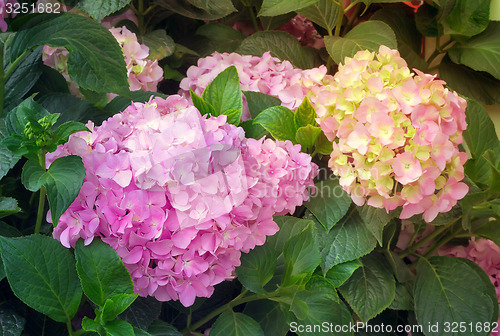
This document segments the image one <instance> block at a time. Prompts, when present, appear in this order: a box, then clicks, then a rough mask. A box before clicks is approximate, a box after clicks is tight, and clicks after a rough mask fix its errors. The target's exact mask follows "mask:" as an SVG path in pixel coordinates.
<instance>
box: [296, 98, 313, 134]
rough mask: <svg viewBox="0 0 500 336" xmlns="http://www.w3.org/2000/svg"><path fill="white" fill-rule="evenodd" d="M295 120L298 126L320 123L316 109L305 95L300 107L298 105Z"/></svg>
mask: <svg viewBox="0 0 500 336" xmlns="http://www.w3.org/2000/svg"><path fill="white" fill-rule="evenodd" d="M294 121H295V126H296V127H297V128H300V127H305V126H308V125H311V126H316V125H318V124H317V123H316V111H315V110H314V106H312V104H311V101H310V100H309V98H308V97H305V98H304V100H302V103H301V104H300V105H299V107H297V110H296V111H295V118H294Z"/></svg>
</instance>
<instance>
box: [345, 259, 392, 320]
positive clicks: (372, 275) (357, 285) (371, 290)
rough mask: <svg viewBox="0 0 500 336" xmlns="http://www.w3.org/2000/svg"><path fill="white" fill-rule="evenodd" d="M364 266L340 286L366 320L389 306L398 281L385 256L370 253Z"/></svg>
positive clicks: (356, 311) (363, 260) (360, 315)
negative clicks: (386, 262)
mask: <svg viewBox="0 0 500 336" xmlns="http://www.w3.org/2000/svg"><path fill="white" fill-rule="evenodd" d="M362 262H363V266H362V267H360V268H358V269H357V270H356V271H355V272H354V274H353V275H352V276H351V277H350V278H349V280H347V281H346V282H345V283H344V284H343V285H342V287H340V288H339V290H340V293H342V296H343V297H344V298H345V299H346V301H347V302H348V303H349V305H350V306H351V308H352V309H353V310H354V312H355V313H356V314H357V315H358V316H359V317H360V318H361V320H362V321H364V322H366V321H368V320H370V319H371V318H373V317H375V316H377V315H378V314H379V313H381V312H382V311H383V310H384V309H385V308H387V307H389V305H390V304H391V302H392V301H393V300H394V297H395V295H396V281H395V280H394V277H393V275H392V272H391V271H390V269H389V268H388V267H387V265H386V264H385V260H384V258H383V256H381V255H378V254H370V255H368V256H366V257H364V258H363V259H362Z"/></svg>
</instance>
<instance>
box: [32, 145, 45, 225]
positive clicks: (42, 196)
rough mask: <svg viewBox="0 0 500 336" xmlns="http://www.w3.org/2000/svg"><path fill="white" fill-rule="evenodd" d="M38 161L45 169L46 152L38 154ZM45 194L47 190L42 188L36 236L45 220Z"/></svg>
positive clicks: (41, 151) (42, 151)
mask: <svg viewBox="0 0 500 336" xmlns="http://www.w3.org/2000/svg"><path fill="white" fill-rule="evenodd" d="M38 159H39V161H40V165H41V166H42V167H43V169H45V151H44V150H42V149H41V150H40V153H38ZM45 194H46V189H45V186H42V187H41V188H40V198H39V199H38V212H37V214H36V224H35V234H39V233H40V228H41V227H42V219H43V210H44V208H45Z"/></svg>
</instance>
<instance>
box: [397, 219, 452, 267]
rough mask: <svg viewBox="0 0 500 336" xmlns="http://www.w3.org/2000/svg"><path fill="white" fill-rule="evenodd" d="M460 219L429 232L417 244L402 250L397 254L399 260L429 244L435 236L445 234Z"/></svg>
mask: <svg viewBox="0 0 500 336" xmlns="http://www.w3.org/2000/svg"><path fill="white" fill-rule="evenodd" d="M460 218H461V217H458V218H455V219H454V220H452V221H451V222H449V223H448V224H446V225H443V226H441V227H439V228H437V229H436V230H434V231H433V232H431V233H430V234H428V235H427V236H425V237H424V238H422V239H421V240H419V241H418V242H417V243H415V245H412V246H409V247H408V248H407V249H406V250H404V251H403V252H401V253H400V254H399V256H400V257H401V258H404V257H406V256H407V255H409V254H411V253H413V252H415V251H416V250H418V249H419V248H420V247H422V246H424V245H425V244H427V243H428V242H430V241H431V240H433V239H434V238H436V237H437V236H439V235H440V234H441V233H443V232H445V231H446V230H448V229H449V228H450V227H452V226H453V225H454V224H455V223H456V222H457V221H458V220H459V219H460Z"/></svg>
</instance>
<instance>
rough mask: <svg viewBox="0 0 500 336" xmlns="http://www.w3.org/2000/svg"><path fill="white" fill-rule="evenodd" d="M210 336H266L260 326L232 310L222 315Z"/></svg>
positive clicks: (248, 317)
mask: <svg viewBox="0 0 500 336" xmlns="http://www.w3.org/2000/svg"><path fill="white" fill-rule="evenodd" d="M209 335H210V336H248V335H252V336H264V332H263V331H262V328H261V327H260V326H259V324H258V323H257V322H256V321H255V320H254V319H252V318H251V317H250V316H247V315H245V314H242V313H235V312H233V311H232V310H230V311H226V312H224V313H222V314H221V315H220V316H219V317H218V318H217V320H216V321H215V323H214V325H213V326H212V329H211V330H210V334H209Z"/></svg>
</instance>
